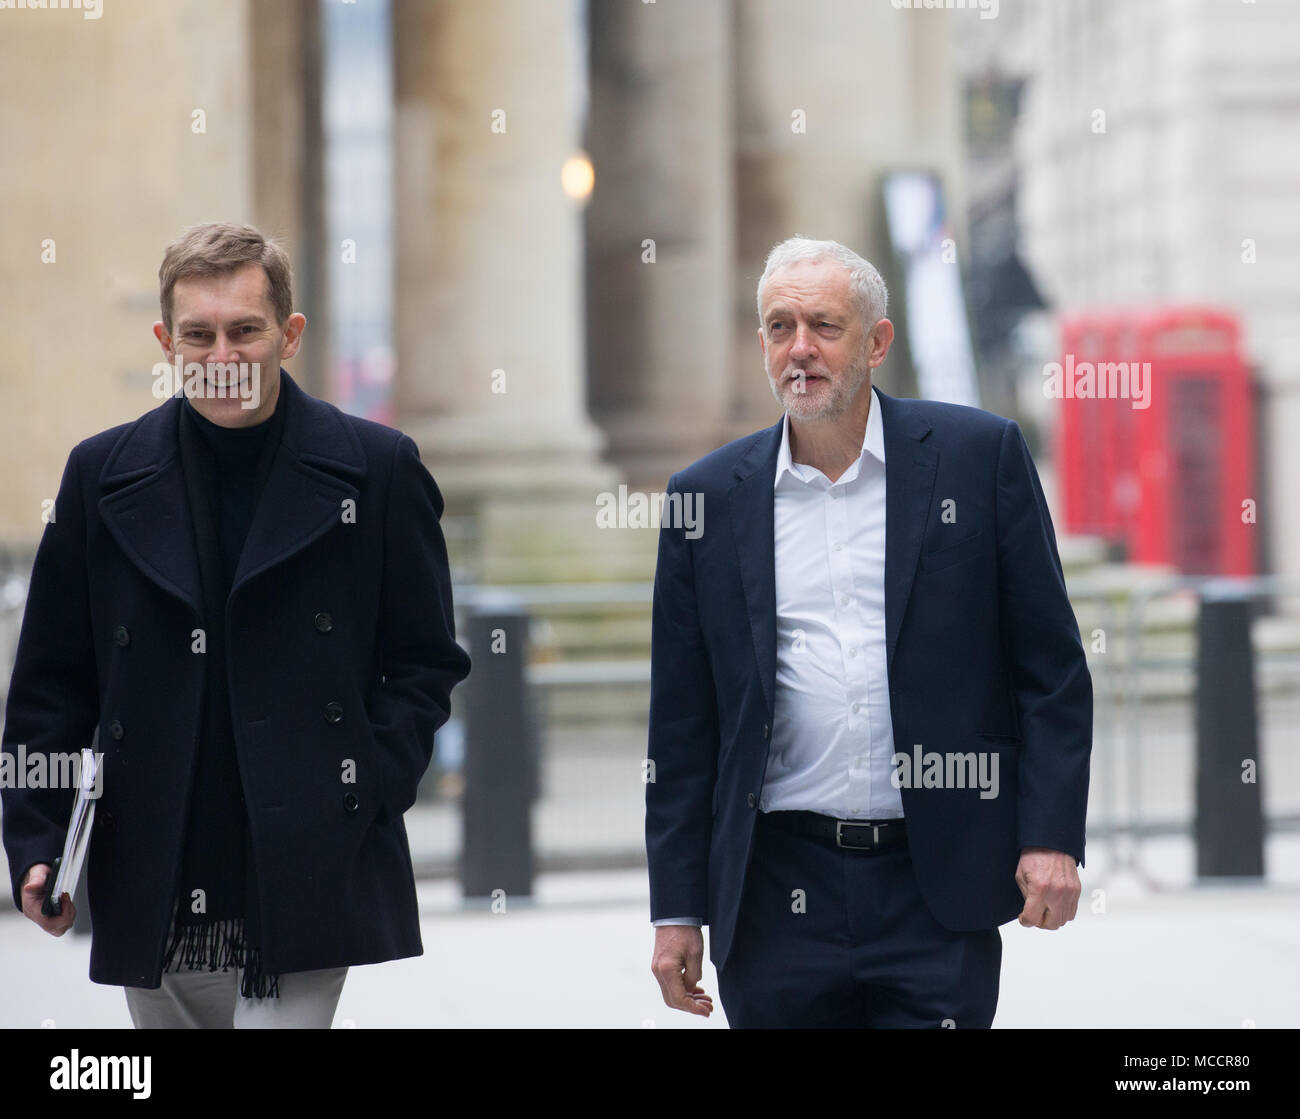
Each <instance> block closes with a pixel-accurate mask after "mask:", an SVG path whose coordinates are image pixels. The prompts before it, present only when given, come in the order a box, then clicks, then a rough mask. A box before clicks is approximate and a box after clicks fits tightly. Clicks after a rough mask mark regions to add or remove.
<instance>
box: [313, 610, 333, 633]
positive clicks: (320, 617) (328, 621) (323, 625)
mask: <svg viewBox="0 0 1300 1119" xmlns="http://www.w3.org/2000/svg"><path fill="white" fill-rule="evenodd" d="M313 621H314V622H315V625H316V628H317V629H318V630H320V632H321V633H329V631H330V630H332V629H333V628H334V619H333V618H331V617H330V616H329V615H328V614H326V613H325V612H324V611H322V612H321V613H319V614H317V615H316V617H315V618H314V619H313Z"/></svg>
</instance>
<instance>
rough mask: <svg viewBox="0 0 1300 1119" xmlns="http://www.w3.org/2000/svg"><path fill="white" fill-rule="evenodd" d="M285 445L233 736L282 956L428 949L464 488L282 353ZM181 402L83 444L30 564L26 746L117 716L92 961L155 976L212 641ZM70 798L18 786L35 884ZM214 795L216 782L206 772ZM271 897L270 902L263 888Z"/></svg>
mask: <svg viewBox="0 0 1300 1119" xmlns="http://www.w3.org/2000/svg"><path fill="white" fill-rule="evenodd" d="M280 391H281V392H283V393H285V394H287V395H286V399H285V401H284V404H285V408H286V412H285V421H284V431H283V438H282V441H281V445H280V447H279V449H278V451H277V454H276V457H275V459H274V462H273V465H272V467H271V471H270V473H269V475H268V477H267V481H266V486H265V489H264V491H263V493H262V497H261V500H260V503H259V505H258V507H257V511H256V513H255V516H254V519H253V522H252V524H251V526H250V529H249V533H248V539H247V542H246V544H245V547H244V551H243V554H242V556H241V558H240V561H239V567H238V570H237V571H236V574H235V579H234V584H233V587H232V590H231V593H230V597H229V599H228V601H227V604H226V619H225V625H226V635H227V646H228V656H227V662H228V663H227V665H226V669H227V673H228V678H229V686H230V697H231V709H232V719H233V723H234V731H235V740H236V741H235V745H236V751H237V756H238V760H239V769H240V775H241V780H242V783H243V790H244V799H245V804H246V809H247V817H248V825H249V831H250V835H251V841H252V852H253V858H254V860H255V865H256V879H257V884H258V896H257V898H256V900H255V904H257V905H258V906H259V907H260V910H259V912H260V917H261V930H262V934H261V935H262V950H263V964H264V966H265V969H266V971H267V972H268V973H284V972H294V971H304V970H311V969H316V968H328V967H341V966H345V965H353V964H367V963H376V962H379V961H382V960H392V959H400V958H402V957H407V956H417V955H420V954H421V952H422V951H423V948H422V945H421V941H420V927H419V920H418V915H417V910H416V895H415V879H414V874H413V871H412V866H411V856H410V850H409V847H408V844H407V837H406V830H405V827H404V825H403V821H402V813H403V812H404V811H405V810H406V809H407V808H409V807H410V806H411V805H412V804H413V803H414V801H415V796H416V786H417V783H418V782H419V780H420V777H421V775H422V774H423V773H424V771H425V769H426V768H427V766H428V763H429V758H430V754H431V751H432V747H433V735H434V732H435V731H436V730H437V729H438V728H439V727H440V726H442V724H443V723H444V722H446V720H447V718H448V715H449V711H450V707H449V697H450V693H451V691H452V689H453V687H454V686H455V685H456V684H457V683H458V682H460V681H461V680H463V679H464V678H465V676H466V675H467V674H468V672H469V667H470V662H469V658H468V656H467V655H466V653H465V652H464V651H463V650H462V649H461V648H460V646H459V645H458V644H457V643H456V640H455V627H454V622H453V617H452V595H451V584H450V579H449V574H448V564H447V552H446V545H445V542H444V539H443V535H442V530H441V528H440V527H439V519H440V517H441V515H442V511H443V499H442V495H441V493H440V492H439V490H438V487H437V485H436V484H435V483H434V480H433V478H432V477H431V476H430V474H429V472H428V471H427V470H426V469H425V467H424V466H423V464H422V463H421V462H420V458H419V452H418V449H417V447H416V445H415V443H414V442H413V441H412V440H411V439H410V438H409V437H408V436H406V435H403V434H402V433H401V432H399V431H396V430H394V429H392V428H389V427H386V426H384V425H382V424H378V423H374V422H371V421H367V420H363V419H359V418H357V417H355V416H350V415H347V414H345V413H344V412H342V411H340V410H339V409H338V408H335V407H333V406H332V405H330V404H328V403H325V402H324V401H321V400H317V399H316V398H314V397H312V396H310V395H308V394H307V393H306V392H304V391H303V390H302V389H301V388H299V387H298V385H296V384H295V383H294V381H293V379H292V378H291V377H290V376H289V374H288V373H287V372H285V371H284V370H281V381H280ZM183 406H184V401H183V400H181V399H180V397H170V398H168V399H167V400H165V401H164V402H163V403H162V404H161V405H159V406H158V407H157V408H154V409H153V410H151V411H149V412H147V413H146V414H145V415H143V416H141V417H140V418H139V419H137V420H135V421H133V422H131V423H128V424H124V425H121V426H119V427H114V428H111V429H110V430H108V431H104V432H101V433H100V434H98V435H95V436H92V437H91V438H89V439H86V440H84V441H83V442H81V443H79V444H78V445H77V446H76V447H75V448H73V450H72V453H71V454H70V455H69V457H68V462H67V466H66V468H65V470H64V473H63V480H62V483H61V485H60V487H59V493H58V497H57V499H56V501H55V507H54V517H53V518H52V519H51V520H50V521H49V523H48V524H47V525H46V527H45V529H44V534H43V536H42V539H41V542H40V545H39V548H38V551H37V555H36V562H35V566H34V568H33V571H32V578H31V584H30V589H29V593H28V598H27V606H26V613H25V616H24V618H23V625H22V631H21V635H20V638H19V643H18V650H17V656H16V661H15V665H14V670H13V676H12V683H11V685H10V691H9V698H8V705H7V708H6V722H5V732H4V749H5V750H6V751H14V750H15V749H16V747H17V746H18V745H19V744H23V745H24V746H25V748H26V753H27V756H28V757H29V758H30V757H31V755H32V754H33V753H34V752H41V751H44V752H55V753H64V752H72V751H76V750H78V749H80V748H81V747H82V746H86V745H89V743H90V741H91V736H92V733H93V731H94V729H95V727H96V725H98V727H99V731H100V739H99V741H100V748H101V749H102V750H103V752H104V758H103V763H102V764H103V791H102V796H101V798H100V800H99V803H98V805H97V810H96V819H95V827H94V833H93V837H92V841H91V847H90V854H89V857H88V860H87V870H86V875H87V889H88V895H89V902H90V911H91V919H92V924H93V935H92V943H91V955H90V977H91V979H92V980H94V981H95V982H98V983H111V984H120V985H126V986H138V987H157V986H158V985H159V983H160V976H161V959H162V953H163V946H164V940H165V938H166V936H167V933H168V927H169V922H170V916H171V911H170V906H171V903H172V898H173V891H174V889H175V887H176V883H177V879H178V874H179V866H180V858H181V854H182V851H181V847H182V836H183V834H184V824H185V819H186V812H187V805H188V798H189V795H190V778H191V773H192V766H193V764H194V761H195V756H196V749H195V746H196V743H197V740H198V735H199V731H200V718H201V711H200V701H201V698H202V688H203V674H204V668H203V655H204V654H203V653H202V652H199V651H196V650H198V649H201V647H202V643H201V635H200V634H199V633H198V632H197V631H198V630H199V629H200V628H201V620H200V615H199V609H200V603H201V596H200V582H199V569H198V561H197V557H196V554H195V547H194V542H193V541H194V537H193V527H192V525H191V519H190V515H189V512H188V509H187V503H186V497H185V485H184V478H183V476H182V473H181V464H180V459H179V457H178V445H177V419H178V409H180V408H181V407H183ZM71 795H72V794H71V793H70V792H69V791H68V790H66V789H62V790H59V789H44V790H34V789H16V788H6V789H5V790H4V816H3V824H4V843H5V849H6V852H7V854H8V858H9V870H10V875H11V878H12V882H13V890H14V900H15V903H18V901H19V892H18V891H19V883H20V882H21V879H22V877H23V874H24V873H25V872H26V870H27V869H28V868H29V867H30V866H31V865H33V864H34V863H38V862H46V863H48V862H52V861H53V859H54V858H55V856H57V855H58V854H59V852H60V850H61V849H62V845H63V839H64V833H65V830H66V825H67V820H68V815H69V810H70V807H71ZM199 795H201V790H200V792H199ZM250 904H254V903H250Z"/></svg>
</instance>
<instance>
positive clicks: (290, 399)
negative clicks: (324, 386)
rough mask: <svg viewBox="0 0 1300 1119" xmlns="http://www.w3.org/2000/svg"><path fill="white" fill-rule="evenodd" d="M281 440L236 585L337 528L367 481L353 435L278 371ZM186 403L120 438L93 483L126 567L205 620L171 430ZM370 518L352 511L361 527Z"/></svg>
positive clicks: (171, 401) (149, 417)
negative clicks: (359, 481) (360, 484)
mask: <svg viewBox="0 0 1300 1119" xmlns="http://www.w3.org/2000/svg"><path fill="white" fill-rule="evenodd" d="M280 392H281V393H283V394H284V395H285V399H284V401H283V403H282V407H284V408H285V415H284V430H283V432H282V435H281V439H280V446H279V448H278V449H277V450H276V453H275V458H274V460H273V461H272V463H271V469H270V473H269V474H268V475H267V479H266V485H265V488H264V489H263V491H262V496H261V498H260V500H259V501H258V504H257V509H256V511H255V512H254V514H253V520H252V524H251V525H250V526H249V530H248V538H247V540H246V541H245V542H244V549H243V552H242V554H241V555H240V558H239V566H238V568H237V569H236V571H235V580H234V586H233V587H232V589H231V599H233V598H234V597H235V595H236V594H238V592H239V589H240V587H241V585H242V584H243V583H245V582H247V581H248V580H249V579H251V578H253V577H254V576H256V575H258V574H260V573H261V572H263V571H265V570H267V569H268V568H270V567H273V566H275V565H276V564H279V563H283V562H284V561H285V560H287V559H288V558H289V557H291V556H293V555H294V554H296V553H297V552H300V551H301V550H302V549H303V548H306V547H307V546H308V545H309V544H311V543H312V542H313V541H315V540H317V539H318V538H319V537H321V536H323V535H324V534H325V533H326V532H328V531H329V530H330V529H331V528H332V527H334V526H335V525H337V524H342V523H343V511H344V505H343V503H344V501H345V499H349V498H350V499H352V500H353V501H355V500H356V498H357V494H358V490H357V487H356V486H355V485H353V484H352V483H351V481H349V479H358V478H361V477H364V475H365V473H366V460H365V453H364V451H363V450H362V448H361V444H360V441H359V440H358V439H357V437H356V435H355V434H354V433H353V431H352V430H351V428H349V427H348V426H347V424H346V423H344V422H343V421H342V420H341V419H340V417H339V415H338V413H336V412H335V411H334V410H333V409H332V408H331V407H330V406H329V405H328V404H326V403H325V402H324V401H320V400H317V399H316V398H315V397H312V396H309V395H308V394H307V393H305V392H303V391H302V389H300V388H299V387H298V385H297V384H296V383H295V382H294V380H293V378H292V377H290V376H289V374H288V373H287V372H285V371H284V370H283V369H282V370H281V371H280ZM183 406H184V401H183V400H182V399H181V398H180V397H179V396H173V397H170V398H168V399H167V400H166V401H164V402H163V403H162V404H160V405H159V406H158V407H157V408H155V409H153V410H152V411H151V412H148V413H146V414H145V415H144V416H142V417H141V418H140V420H139V421H138V422H137V423H135V424H133V425H132V426H131V427H129V428H128V429H127V431H126V432H125V433H124V434H123V436H122V438H121V439H120V440H119V441H118V443H117V445H116V446H115V447H114V448H113V450H112V452H111V453H110V454H109V456H108V459H107V461H106V462H105V463H104V468H103V470H102V471H101V473H100V485H101V487H102V488H103V489H105V490H111V491H112V492H108V493H106V494H105V495H104V496H103V497H101V498H100V500H99V512H100V516H101V518H102V519H103V521H104V524H105V526H106V527H107V529H108V531H109V533H110V534H111V535H112V536H113V539H114V540H115V541H116V542H117V544H118V546H119V547H120V548H121V549H122V551H123V553H124V554H125V555H126V556H127V558H128V559H129V560H130V561H131V562H132V563H133V564H135V566H136V567H138V568H139V569H140V571H141V572H142V573H143V574H144V575H145V576H147V577H148V578H149V579H150V580H151V581H152V582H154V583H155V584H156V585H157V586H159V587H160V588H162V589H163V590H164V591H166V592H167V593H168V594H171V595H174V596H175V597H177V598H179V599H181V600H182V601H183V602H185V603H187V604H188V605H189V606H190V608H191V609H192V610H193V611H194V613H195V614H197V615H200V616H201V615H202V610H201V592H200V582H199V567H198V557H197V555H196V553H195V548H194V527H193V521H192V518H191V516H190V512H189V508H188V502H187V500H186V493H185V478H184V475H183V473H182V471H181V462H180V445H179V437H178V431H177V425H178V422H179V420H180V409H181V408H182V407H183ZM367 512H368V511H367V510H361V509H357V510H356V518H357V522H358V523H361V520H362V517H364V516H365V515H366V514H367Z"/></svg>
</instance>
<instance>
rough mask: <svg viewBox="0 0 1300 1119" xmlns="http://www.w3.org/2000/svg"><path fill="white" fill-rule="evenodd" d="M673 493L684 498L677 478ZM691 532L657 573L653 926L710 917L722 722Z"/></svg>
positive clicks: (649, 812)
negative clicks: (711, 845)
mask: <svg viewBox="0 0 1300 1119" xmlns="http://www.w3.org/2000/svg"><path fill="white" fill-rule="evenodd" d="M668 492H669V493H675V492H679V491H678V486H677V476H676V475H674V476H673V477H672V478H671V479H669V482H668ZM685 532H686V530H685V527H684V526H682V525H676V526H673V525H670V524H667V523H665V524H664V525H663V526H662V527H661V528H660V530H659V558H658V563H657V565H656V568H655V585H654V606H653V611H652V620H651V637H650V741H649V760H650V762H651V766H650V769H649V772H648V774H647V780H646V825H645V830H646V855H647V861H648V863H649V869H650V917H651V919H652V920H657V919H659V918H663V917H683V916H700V917H703V916H704V915H705V914H707V913H708V874H709V842H710V838H711V835H712V830H713V810H712V806H713V787H714V782H715V780H716V774H717V759H718V716H717V703H716V698H715V693H714V684H713V672H712V670H711V668H710V667H709V656H708V650H707V648H706V646H705V640H704V635H703V633H702V631H701V628H700V618H699V612H698V609H697V606H696V594H695V572H694V564H693V557H692V550H691V541H690V540H688V539H686V535H685Z"/></svg>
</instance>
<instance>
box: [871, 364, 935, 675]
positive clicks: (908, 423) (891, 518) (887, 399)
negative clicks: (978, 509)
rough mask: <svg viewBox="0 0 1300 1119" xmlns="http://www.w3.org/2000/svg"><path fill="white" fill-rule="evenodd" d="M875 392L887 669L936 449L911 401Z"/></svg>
mask: <svg viewBox="0 0 1300 1119" xmlns="http://www.w3.org/2000/svg"><path fill="white" fill-rule="evenodd" d="M877 392H878V395H877V397H876V402H877V403H879V405H880V422H881V425H882V426H883V428H884V435H885V649H886V667H887V668H892V667H893V665H894V647H895V646H896V645H897V644H898V631H899V629H900V627H901V626H902V624H903V615H904V614H906V612H907V602H908V599H910V598H911V596H912V583H913V581H914V579H915V578H916V562H917V559H918V558H919V557H920V554H921V540H922V538H923V537H924V536H925V522H926V517H927V516H928V515H929V511H930V502H931V498H932V495H933V493H934V477H935V473H936V471H937V470H938V465H939V452H938V451H936V450H935V449H934V446H933V444H931V443H928V442H926V441H925V439H926V436H927V435H929V434H930V425H929V423H927V422H926V421H925V420H924V419H922V418H921V417H920V416H918V415H917V414H916V411H915V408H914V406H913V404H912V402H911V401H909V400H902V399H899V398H897V397H893V396H886V395H885V394H884V393H883V392H879V390H877Z"/></svg>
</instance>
